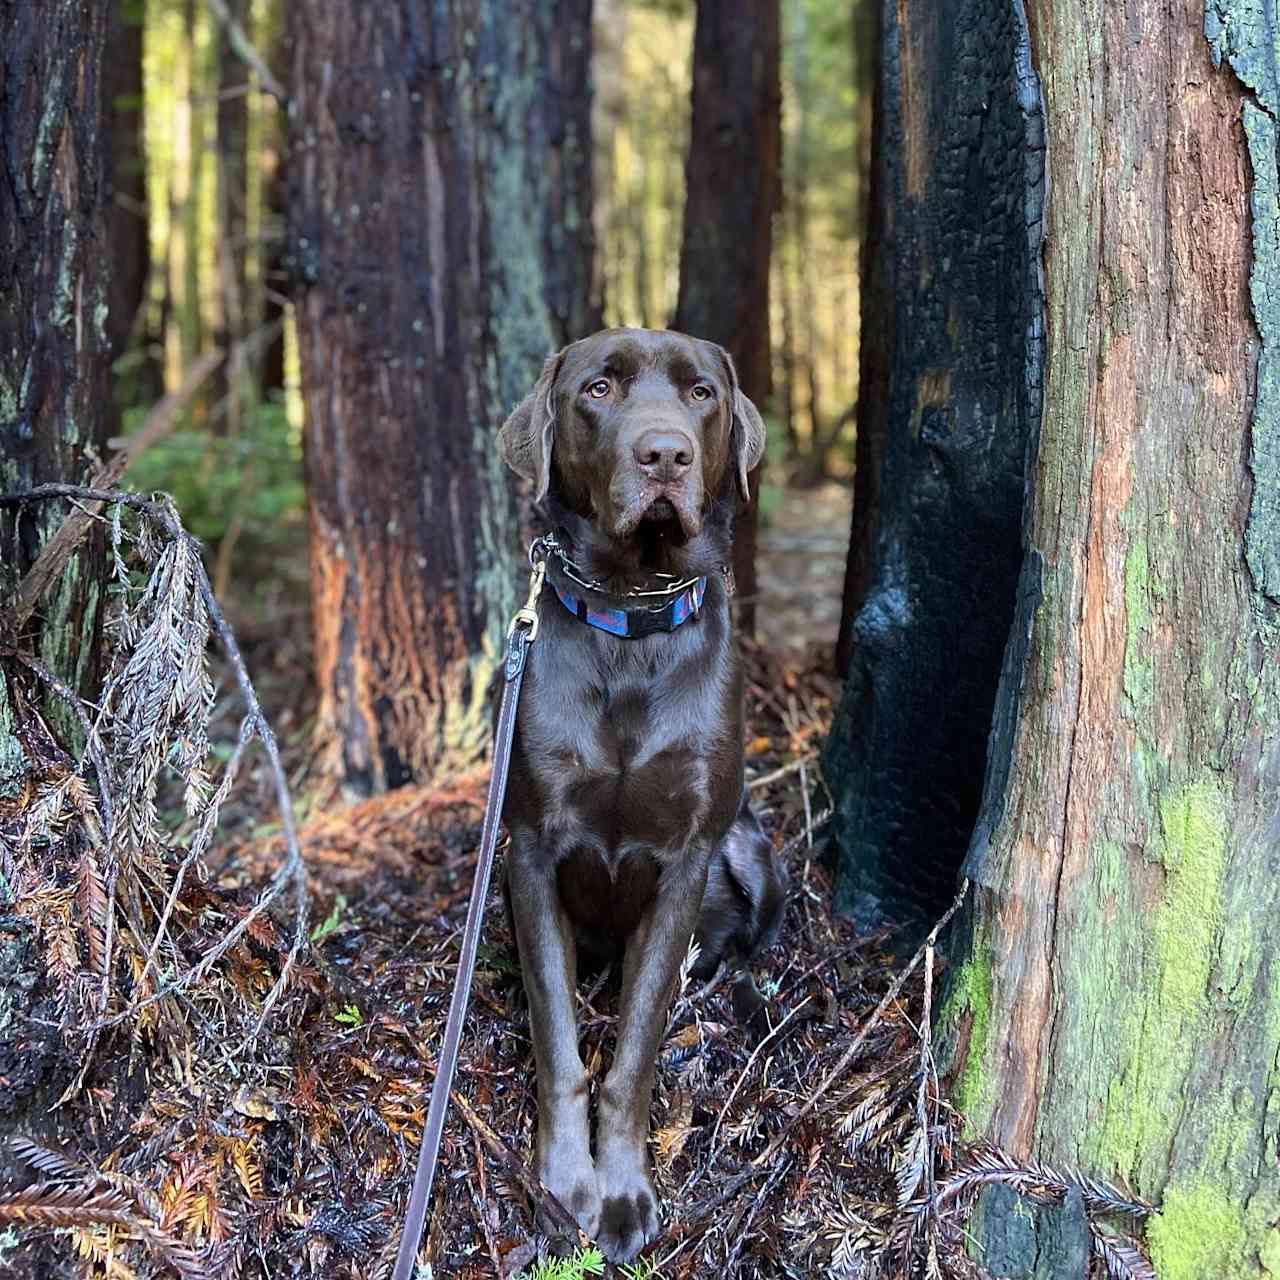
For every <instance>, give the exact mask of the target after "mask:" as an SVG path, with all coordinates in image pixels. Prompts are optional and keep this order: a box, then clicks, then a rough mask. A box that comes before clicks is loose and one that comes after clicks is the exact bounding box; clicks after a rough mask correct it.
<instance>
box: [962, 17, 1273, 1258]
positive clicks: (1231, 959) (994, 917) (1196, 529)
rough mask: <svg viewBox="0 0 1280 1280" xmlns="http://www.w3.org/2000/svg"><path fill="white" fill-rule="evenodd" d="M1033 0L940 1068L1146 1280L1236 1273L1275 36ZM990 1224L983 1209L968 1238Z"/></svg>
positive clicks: (1267, 468) (1245, 1081) (1260, 1190)
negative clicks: (1091, 1208)
mask: <svg viewBox="0 0 1280 1280" xmlns="http://www.w3.org/2000/svg"><path fill="white" fill-rule="evenodd" d="M1206 17H1207V21H1206ZM1030 18H1031V31H1032V33H1033V39H1034V57H1035V61H1036V63H1037V65H1038V67H1039V69H1040V73H1041V76H1042V77H1043V81H1044V91H1045V102H1046V119H1047V126H1048V154H1049V157H1050V175H1049V178H1050V180H1049V203H1048V209H1047V230H1048V239H1047V251H1046V256H1045V271H1046V288H1047V300H1048V308H1047V313H1048V320H1047V333H1048V345H1047V351H1048V361H1047V380H1046V384H1045V401H1044V421H1043V427H1042V431H1041V436H1040V442H1039V448H1038V451H1037V453H1036V456H1035V457H1034V459H1033V461H1032V463H1031V468H1030V473H1031V479H1032V485H1033V494H1034V497H1033V499H1032V501H1031V504H1030V513H1029V522H1028V528H1027V536H1026V559H1025V562H1024V568H1023V573H1022V579H1021V582H1020V586H1019V593H1018V614H1017V625H1016V627H1015V629H1014V632H1013V635H1012V639H1011V642H1010V647H1009V651H1008V655H1007V657H1006V662H1005V674H1004V677H1003V680H1002V684H1001V693H1000V702H999V707H998V710H997V716H996V720H995V726H994V729H993V734H992V751H991V763H990V768H989V773H988V778H987V785H986V794H985V798H984V802H983V809H982V817H981V821H980V822H979V825H978V828H977V830H976V832H975V835H974V840H973V847H972V852H971V854H970V857H969V860H968V863H967V869H968V871H969V873H970V874H971V875H972V876H973V878H974V879H975V881H976V886H977V887H976V900H975V907H974V911H973V917H972V920H971V921H970V922H969V928H968V930H967V937H966V939H965V946H964V952H963V958H962V963H960V964H959V965H958V966H957V968H956V970H955V972H954V973H953V976H952V979H951V981H950V984H949V996H948V999H947V1002H946V1004H945V1006H944V1010H943V1024H944V1027H945V1028H946V1029H947V1031H948V1032H949V1034H950V1036H951V1037H952V1041H953V1054H952V1062H951V1072H952V1075H953V1078H954V1081H955V1086H956V1092H957V1097H958V1100H959V1102H960V1104H961V1106H962V1108H963V1109H964V1111H965V1114H966V1115H967V1117H968V1122H969V1125H970V1127H971V1129H972V1130H973V1132H974V1133H976V1134H982V1135H985V1136H986V1137H989V1138H991V1139H994V1140H995V1141H996V1142H998V1143H1000V1144H1001V1145H1003V1146H1005V1147H1007V1148H1008V1149H1009V1150H1011V1151H1012V1152H1013V1153H1014V1154H1015V1155H1019V1156H1026V1155H1034V1156H1037V1157H1040V1158H1042V1159H1044V1160H1047V1161H1049V1162H1051V1163H1055V1164H1056V1163H1059V1162H1060V1163H1062V1164H1067V1165H1075V1166H1078V1167H1082V1168H1083V1169H1084V1170H1085V1171H1087V1172H1091V1173H1096V1174H1101V1175H1103V1176H1107V1177H1110V1178H1116V1179H1120V1180H1122V1181H1124V1182H1126V1183H1128V1184H1129V1185H1130V1186H1131V1187H1132V1188H1133V1189H1134V1190H1135V1191H1137V1192H1138V1193H1139V1194H1142V1195H1144V1196H1147V1197H1150V1198H1153V1199H1157V1200H1159V1201H1160V1202H1161V1212H1160V1214H1159V1215H1158V1216H1157V1217H1155V1218H1153V1219H1152V1220H1151V1223H1150V1226H1149V1228H1148V1233H1147V1238H1148V1243H1149V1245H1150V1248H1151V1254H1152V1258H1153V1261H1154V1264H1155V1267H1156V1271H1157V1274H1158V1275H1159V1276H1160V1277H1161V1280H1204V1278H1205V1277H1214V1278H1215V1280H1231V1278H1233V1277H1251V1278H1259V1280H1260V1278H1261V1277H1268V1276H1269V1277H1274V1276H1276V1275H1280V1163H1278V1162H1277V1146H1278V1144H1280V1056H1278V1055H1280V937H1278V935H1277V933H1276V928H1275V923H1276V921H1277V919H1280V877H1277V874H1276V869H1277V867H1276V858H1277V848H1278V847H1280V845H1278V843H1277V841H1278V838H1280V828H1278V827H1277V817H1276V813H1277V798H1278V796H1280V663H1277V661H1276V653H1277V645H1278V644H1280V429H1278V428H1277V422H1278V421H1280V419H1278V417H1277V413H1278V409H1280V383H1277V380H1276V376H1275V368H1276V359H1277V357H1276V349H1277V341H1280V337H1278V335H1280V301H1278V300H1277V294H1276V292H1275V287H1274V281H1275V279H1276V273H1277V269H1278V267H1280V247H1278V245H1277V239H1276V222H1275V219H1276V197H1277V183H1276V153H1277V140H1278V138H1280V135H1278V133H1277V125H1276V119H1277V113H1280V84H1278V83H1277V80H1276V69H1275V61H1274V57H1273V56H1272V51H1273V50H1274V48H1275V44H1276V40H1277V37H1278V36H1280V30H1278V29H1277V26H1276V20H1275V18H1274V15H1273V14H1272V10H1271V9H1270V8H1269V7H1267V8H1259V7H1257V6H1253V5H1247V4H1244V3H1234V2H1233V0H1227V2H1226V3H1217V2H1216V0H1215V3H1212V4H1210V5H1209V6H1208V10H1207V14H1206V9H1205V8H1204V7H1202V5H1201V2H1200V0H1125V2H1124V3H1123V4H1106V3H1103V0H1071V2H1070V3H1067V2H1065V0H1036V3H1034V4H1033V5H1032V7H1031V13H1030ZM1206 32H1207V34H1208V36H1209V41H1206V38H1205V35H1206ZM1219 59H1221V65H1217V64H1218V61H1219ZM1228 63H1229V64H1230V65H1228ZM1241 81H1243V84H1242V83H1241ZM1251 202H1252V218H1251V217H1250V207H1251ZM1251 304H1252V315H1251ZM1010 1220H1011V1214H1010V1211H1009V1206H1008V1205H1007V1204H996V1205H991V1204H988V1205H986V1206H985V1212H984V1213H983V1214H982V1215H981V1218H980V1222H979V1228H978V1241H979V1243H980V1244H981V1245H986V1246H990V1244H991V1241H992V1240H993V1238H995V1237H996V1236H997V1235H1000V1234H1002V1233H1003V1234H1004V1235H1006V1236H1007V1235H1008V1230H1009V1223H1010ZM1039 1243H1040V1242H1039V1241H1038V1240H1037V1239H1036V1238H1035V1232H1034V1231H1033V1230H1026V1231H1025V1232H1024V1233H1023V1247H1022V1249H1021V1252H1020V1253H1017V1251H1015V1253H1017V1256H1013V1257H1011V1264H1020V1265H1021V1266H1022V1268H1023V1269H1019V1270H1014V1271H1008V1270H1001V1271H1000V1273H999V1274H1001V1275H1005V1274H1018V1275H1021V1274H1024V1270H1025V1267H1026V1263H1027V1259H1028V1258H1033V1257H1034V1255H1035V1252H1036V1250H1037V1248H1038V1247H1039ZM1037 1274H1039V1273H1038V1272H1037Z"/></svg>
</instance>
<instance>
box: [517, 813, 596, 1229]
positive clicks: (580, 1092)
mask: <svg viewBox="0 0 1280 1280" xmlns="http://www.w3.org/2000/svg"><path fill="white" fill-rule="evenodd" d="M507 883H508V888H509V889H510V895H511V913H512V917H513V919H514V921H515V928H516V945H517V946H518V947H519V950H520V969H521V972H522V974H523V977H524V989H525V992H526V994H527V995H528V998H529V1030H530V1032H531V1033H532V1035H533V1056H534V1061H535V1064H536V1066H537V1072H538V1153H537V1171H538V1177H539V1178H540V1179H541V1180H542V1183H543V1185H544V1186H545V1187H546V1188H547V1190H549V1191H550V1192H551V1193H552V1195H554V1196H555V1197H556V1199H557V1200H559V1201H560V1203H561V1204H563V1205H564V1206H565V1208H566V1209H568V1210H569V1211H570V1212H571V1213H572V1214H573V1216H574V1217H575V1218H576V1219H577V1220H578V1225H579V1226H580V1227H581V1228H582V1229H583V1231H585V1232H586V1233H587V1235H588V1236H590V1237H591V1238H592V1239H595V1236H596V1233H597V1232H598V1230H599V1227H600V1192H599V1190H598V1189H597V1187H596V1174H595V1166H594V1165H593V1164H592V1161H591V1139H590V1131H589V1129H588V1121H587V1111H588V1105H589V1103H590V1081H589V1080H588V1078H587V1071H586V1068H585V1067H584V1066H583V1065H582V1058H581V1056H580V1055H579V1053H578V1024H577V1018H576V1017H575V1015H574V1007H573V992H574V987H575V985H576V983H577V947H576V944H575V942H574V938H573V928H572V926H571V925H570V923H569V920H568V918H567V916H566V915H565V912H564V908H563V907H562V905H561V903H560V895H559V893H558V892H557V891H556V883H555V871H554V869H553V868H552V867H551V865H550V864H549V862H548V861H547V860H546V859H545V858H543V857H542V856H541V853H540V850H539V849H538V848H537V846H536V845H534V844H533V843H532V842H528V841H522V840H518V839H515V838H513V840H512V845H511V850H510V852H509V854H508V857H507ZM539 1225H540V1227H542V1229H543V1230H546V1231H548V1233H549V1234H550V1233H551V1231H552V1225H551V1224H549V1223H540V1224H539Z"/></svg>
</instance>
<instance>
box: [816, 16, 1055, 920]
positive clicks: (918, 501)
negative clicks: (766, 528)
mask: <svg viewBox="0 0 1280 1280" xmlns="http://www.w3.org/2000/svg"><path fill="white" fill-rule="evenodd" d="M881 22H882V28H881V30H882V37H881V59H880V73H879V80H878V85H877V90H876V92H877V103H876V105H877V108H878V118H877V120H876V125H875V137H874V147H873V151H874V154H873V158H872V178H871V209H870V215H869V222H870V225H869V239H868V244H867V254H866V262H867V265H868V273H867V275H866V276H865V278H864V282H863V310H862V316H863V320H862V376H861V391H860V395H859V416H858V444H857V481H856V486H855V494H854V501H855V509H854V518H853V531H852V537H851V540H850V548H849V565H848V572H847V579H846V588H845V600H846V624H847V629H846V633H845V636H844V644H843V646H842V648H843V649H844V651H845V652H846V653H847V654H848V655H849V663H848V671H847V676H846V682H845V691H844V696H843V699H842V702H841V705H840V709H839V712H838V715H837V717H836V723H835V725H834V726H833V729H832V733H831V738H830V741H829V744H828V747H827V751H826V757H825V768H826V777H827V781H828V783H829V784H830V786H831V790H832V794H833V796H834V798H835V801H836V807H837V826H836V839H837V844H838V851H839V871H840V874H839V879H838V886H839V897H838V900H839V902H840V905H841V906H842V907H843V908H845V909H847V910H850V911H852V912H854V914H855V915H857V916H858V917H859V918H861V919H862V920H864V921H866V922H869V923H870V922H879V921H881V920H883V919H885V918H888V919H891V920H895V921H897V922H899V923H918V922H922V921H927V920H929V919H931V918H932V916H933V915H934V914H936V912H937V910H938V908H939V907H940V906H941V905H942V904H943V903H945V902H946V901H949V900H950V898H951V896H952V892H953V885H954V880H955V873H956V870H957V868H958V867H959V865H960V862H961V861H962V859H963V857H964V854H965V850H966V848H967V847H968V841H969V836H970V833H971V832H972V829H973V823H974V820H975V818H976V817H977V812H978V805H979V801H980V798H981V794H982V778H983V761H984V756H985V750H986V741H987V732H988V728H989V726H990V723H991V709H992V706H993V703H994V700H995V692H996V685H997V681H998V679H999V675H1000V662H1001V655H1002V653H1003V650H1004V645H1005V640H1006V638H1007V636H1008V634H1009V626H1010V623H1011V621H1012V618H1013V604H1014V592H1015V586H1016V582H1017V576H1018V568H1019V564H1020V562H1021V551H1020V535H1021V521H1022V507H1023V487H1024V457H1025V452H1026V447H1027V442H1028V439H1029V437H1030V435H1031V432H1032V430H1033V427H1034V424H1035V423H1037V422H1038V420H1039V385H1040V364H1041V354H1042V336H1041V329H1042V314H1043V304H1042V297H1041V283H1040V200H1041V195H1042V189H1043V184H1042V177H1041V175H1042V169H1043V157H1044V153H1043V120H1042V115H1041V107H1040V99H1039V90H1038V86H1037V84H1036V82H1035V76H1034V73H1033V72H1032V70H1031V65H1030V60H1029V46H1028V40H1027V34H1026V24H1025V20H1024V18H1023V15H1022V10H1021V0H957V3H956V4H955V5H950V6H943V5H935V4H929V5H908V6H902V5H898V4H896V3H893V2H892V0H887V2H886V3H885V4H884V5H883V6H882V9H881ZM850 619H851V620H850Z"/></svg>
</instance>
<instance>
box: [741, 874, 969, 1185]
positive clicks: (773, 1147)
mask: <svg viewBox="0 0 1280 1280" xmlns="http://www.w3.org/2000/svg"><path fill="white" fill-rule="evenodd" d="M968 893H969V881H968V880H965V881H963V882H962V883H961V885H960V892H959V893H957V894H956V898H955V901H954V902H953V903H952V904H951V905H950V906H949V907H948V908H947V910H946V914H945V915H943V917H942V919H941V920H939V921H938V923H937V924H935V925H934V926H933V928H932V929H931V930H930V931H929V936H928V938H927V939H926V940H925V942H924V944H923V945H922V946H921V947H920V949H919V950H918V951H917V952H916V953H915V955H914V956H912V957H911V961H910V963H909V964H908V965H907V966H906V968H904V969H903V970H902V972H901V973H899V974H898V976H897V977H896V978H895V979H894V980H893V983H892V985H891V986H890V987H889V990H888V991H886V992H885V993H884V996H883V998H882V999H881V1001H880V1003H879V1004H878V1005H876V1007H875V1009H874V1010H873V1011H872V1014H871V1016H870V1017H869V1018H868V1019H867V1020H866V1022H864V1023H863V1024H862V1027H861V1029H860V1030H859V1031H858V1034H857V1035H856V1036H854V1038H853V1041H852V1043H851V1044H850V1045H849V1047H848V1048H847V1049H846V1050H845V1051H844V1053H842V1054H841V1055H840V1059H839V1061H838V1062H837V1063H836V1065H835V1066H834V1067H832V1068H831V1070H830V1071H829V1072H827V1074H826V1076H825V1077H823V1080H822V1083H821V1084H819V1085H818V1087H817V1088H816V1089H815V1090H814V1091H813V1092H812V1093H811V1094H810V1095H809V1097H808V1098H807V1099H806V1101H805V1103H804V1105H803V1106H802V1107H801V1108H800V1110H799V1111H797V1112H796V1113H795V1115H793V1116H792V1117H791V1118H790V1119H789V1120H788V1121H787V1123H786V1124H785V1125H784V1126H783V1127H782V1129H781V1130H780V1131H779V1133H778V1134H777V1136H776V1137H775V1138H774V1140H773V1141H772V1142H771V1143H770V1144H769V1145H768V1146H767V1147H766V1148H765V1149H764V1150H763V1151H762V1152H761V1153H760V1154H759V1155H758V1156H756V1158H755V1159H754V1160H753V1161H752V1162H751V1164H752V1167H753V1168H756V1169H759V1168H761V1167H762V1166H764V1165H767V1164H768V1163H769V1161H770V1160H772V1159H773V1157H774V1156H775V1155H777V1153H778V1150H779V1148H780V1147H781V1146H782V1144H783V1143H784V1142H786V1140H787V1138H788V1137H790V1136H791V1132H792V1130H793V1129H794V1128H795V1127H796V1125H798V1124H799V1123H800V1121H801V1120H803V1119H804V1118H805V1116H807V1115H808V1114H809V1113H810V1112H811V1111H812V1110H813V1109H814V1107H815V1106H817V1104H818V1102H819V1100H820V1099H821V1098H822V1096H823V1095H824V1094H825V1093H826V1092H827V1090H828V1089H830V1088H831V1086H832V1085H833V1084H835V1082H836V1081H837V1080H839V1078H840V1077H841V1076H842V1075H844V1073H845V1072H846V1071H847V1070H848V1069H849V1064H850V1063H851V1062H853V1060H854V1059H855V1058H856V1057H857V1056H858V1054H859V1052H860V1051H861V1049H862V1046H863V1044H864V1043H865V1042H866V1039H867V1036H869V1035H870V1034H871V1032H872V1030H873V1028H874V1027H875V1026H876V1025H877V1024H878V1023H879V1021H880V1019H881V1018H883V1017H884V1015H885V1011H886V1010H887V1009H888V1008H889V1006H890V1005H891V1004H892V1003H893V1002H894V1001H895V1000H896V999H897V998H898V995H899V994H900V993H901V991H902V988H903V987H904V986H905V985H906V982H907V979H908V978H909V977H910V976H911V975H912V974H913V973H914V972H915V970H916V966H917V965H918V964H919V963H920V961H921V960H922V959H923V958H924V953H925V950H926V948H930V947H932V946H933V945H934V943H936V942H937V940H938V935H939V934H940V933H941V932H942V930H943V929H945V928H946V926H947V925H948V924H950V923H951V917H952V916H954V915H955V913H956V912H957V911H959V910H960V907H961V904H962V903H963V902H964V900H965V897H966V896H967V895H968Z"/></svg>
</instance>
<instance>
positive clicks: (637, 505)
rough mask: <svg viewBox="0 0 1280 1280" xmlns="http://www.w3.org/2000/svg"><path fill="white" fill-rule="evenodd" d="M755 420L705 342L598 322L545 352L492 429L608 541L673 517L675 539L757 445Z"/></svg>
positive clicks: (750, 460)
mask: <svg viewBox="0 0 1280 1280" xmlns="http://www.w3.org/2000/svg"><path fill="white" fill-rule="evenodd" d="M764 443H765V432H764V423H763V422H762V421H761V419H760V414H759V412H758V411H757V410H756V407H755V405H753V404H752V403H751V401H750V400H748V399H747V397H746V396H744V395H743V394H742V392H741V391H740V390H739V389H738V376H737V373H736V371H735V370H734V367H733V361H732V360H731V359H730V358H729V353H728V352H727V351H725V350H724V348H723V347H718V346H716V344H715V343H713V342H704V341H702V340H701V339H699V338H690V337H687V336H686V335H685V334H682V333H669V332H655V331H653V330H650V329H606V330H604V331H603V332H601V333H596V334H593V335H592V336H591V337H589V338H583V339H582V340H581V341H580V342H575V343H572V344H571V345H570V346H567V347H565V348H564V350H563V351H561V352H559V353H558V354H556V355H554V356H551V357H550V358H549V359H548V360H547V362H546V364H545V365H544V366H543V370H542V376H541V377H540V378H539V379H538V382H537V385H536V386H535V387H534V388H533V390H532V391H531V392H530V393H529V395H528V396H526V397H525V399H524V400H522V401H521V402H520V404H518V405H517V406H516V408H515V409H514V410H513V411H512V414H511V416H510V417H509V418H508V419H507V421H506V422H505V423H504V424H503V427H502V431H501V434H500V435H499V445H500V448H501V450H502V456H503V458H504V459H505V461H506V462H507V465H508V466H510V467H511V468H512V469H513V470H514V471H516V472H518V473H519V474H520V475H522V476H524V477H525V478H526V479H528V480H530V481H532V483H533V489H534V500H535V501H538V502H540V501H542V499H543V498H545V497H546V496H547V494H548V492H551V493H553V495H554V496H555V497H556V498H557V499H558V500H559V501H560V502H562V503H564V505H565V506H567V507H568V508H569V509H570V510H572V511H575V512H577V513H578V514H579V515H581V516H583V517H586V518H588V519H590V520H592V521H594V522H595V523H596V524H597V525H598V526H599V527H600V528H601V529H602V530H603V531H604V532H605V533H606V534H608V535H609V536H610V537H612V538H615V539H626V538H629V537H630V536H631V535H632V534H633V533H634V532H635V531H636V529H637V528H638V527H639V526H640V524H641V523H642V522H645V521H657V522H678V524H679V527H680V530H681V531H682V533H683V535H684V536H685V537H686V538H691V537H693V536H694V535H695V534H697V533H698V532H699V530H700V529H701V528H702V522H703V519H704V517H705V515H706V514H707V511H708V509H709V506H710V504H711V503H712V502H713V501H714V500H715V499H716V498H717V497H718V496H719V495H720V493H721V492H722V490H723V489H724V488H726V487H727V486H729V485H732V484H734V483H735V482H736V484H737V485H738V488H739V492H740V493H741V494H742V496H743V498H744V499H745V498H746V496H747V473H748V472H749V471H750V470H751V469H752V468H753V467H754V466H755V465H756V463H758V462H759V461H760V458H761V456H762V455H763V453H764Z"/></svg>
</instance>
